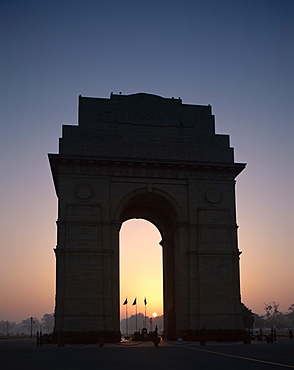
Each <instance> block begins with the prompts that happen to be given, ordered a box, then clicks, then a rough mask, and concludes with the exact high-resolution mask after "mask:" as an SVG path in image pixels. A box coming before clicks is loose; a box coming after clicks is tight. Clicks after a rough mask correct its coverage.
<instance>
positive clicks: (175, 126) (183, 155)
mask: <svg viewBox="0 0 294 370" xmlns="http://www.w3.org/2000/svg"><path fill="white" fill-rule="evenodd" d="M211 110H212V109H211V106H210V105H192V104H183V103H182V100H181V99H180V98H163V97H161V96H158V95H154V94H147V93H137V94H130V95H123V94H121V93H119V94H113V93H111V94H110V98H95V97H82V96H79V116H78V125H77V126H70V125H64V126H63V133H62V138H61V139H60V143H59V155H54V156H55V157H57V156H58V157H59V158H61V157H62V158H66V157H68V158H93V159H97V160H99V159H102V160H104V159H109V160H111V159H113V160H124V159H125V160H127V161H130V160H132V161H134V160H135V161H136V160H139V161H142V160H143V161H147V162H148V161H151V162H154V161H156V162H158V163H171V162H174V163H176V162H177V163H180V162H183V163H184V162H185V163H188V162H189V163H194V164H197V163H199V164H201V163H211V164H213V163H215V164H220V165H222V164H223V165H226V164H227V165H232V164H234V150H233V148H231V147H230V143H229V136H228V135H219V134H216V133H215V123H214V116H213V115H212V112H211Z"/></svg>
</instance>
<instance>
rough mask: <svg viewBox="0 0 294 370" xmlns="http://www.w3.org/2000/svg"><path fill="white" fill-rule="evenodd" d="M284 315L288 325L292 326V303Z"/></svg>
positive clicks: (293, 318)
mask: <svg viewBox="0 0 294 370" xmlns="http://www.w3.org/2000/svg"><path fill="white" fill-rule="evenodd" d="M286 316H287V318H288V320H289V321H290V326H294V303H293V304H291V305H290V306H289V308H288V311H287V312H286Z"/></svg>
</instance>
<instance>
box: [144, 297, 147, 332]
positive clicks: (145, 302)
mask: <svg viewBox="0 0 294 370" xmlns="http://www.w3.org/2000/svg"><path fill="white" fill-rule="evenodd" d="M144 304H145V328H147V322H146V305H147V301H146V297H145V299H144Z"/></svg>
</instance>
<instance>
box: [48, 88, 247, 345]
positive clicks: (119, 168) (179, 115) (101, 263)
mask: <svg viewBox="0 0 294 370" xmlns="http://www.w3.org/2000/svg"><path fill="white" fill-rule="evenodd" d="M49 160H50V166H51V171H52V176H53V180H54V185H55V189H56V194H57V197H58V220H57V246H56V249H55V254H56V307H55V328H54V334H55V335H56V336H57V335H63V336H64V337H70V336H74V337H75V338H77V340H79V341H83V338H85V337H86V336H87V335H88V334H89V333H92V335H94V334H93V333H99V335H100V336H101V335H102V334H103V338H105V340H109V341H116V340H120V337H121V333H120V319H119V318H120V302H119V297H120V294H119V231H120V228H121V225H122V223H123V222H124V221H126V220H128V219H131V218H143V219H146V220H148V221H150V222H152V223H153V224H154V225H155V226H156V227H157V228H158V230H159V231H160V234H161V236H162V240H161V243H160V244H161V246H162V251H163V286H164V287H163V288H164V289H163V290H164V297H163V302H164V337H165V338H168V339H175V338H179V337H185V335H186V336H189V335H188V334H187V333H190V336H191V335H192V334H191V333H197V332H199V331H201V330H202V329H203V328H205V329H206V330H211V331H213V330H214V331H215V330H225V331H226V332H232V333H233V332H236V331H238V330H239V331H240V330H242V329H243V325H242V309H241V303H240V281H239V255H240V252H239V250H238V243H237V224H236V206H235V179H236V177H237V176H238V174H239V173H240V172H241V171H242V170H243V169H244V168H245V164H243V163H235V162H234V151H233V148H231V147H230V144H229V136H228V135H219V134H216V133H215V122H214V116H213V115H212V109H211V106H210V105H208V106H203V105H189V104H183V103H182V100H181V99H180V98H179V99H175V98H163V97H160V96H156V95H152V94H145V93H138V94H131V95H122V94H118V95H116V94H113V93H111V96H110V98H109V99H108V98H107V99H105V98H90V97H82V96H80V97H79V114H78V125H77V126H70V125H64V126H63V130H62V138H61V139H60V142H59V154H49ZM146 273H148V269H147V267H146ZM101 333H102V334H101ZM97 335H98V334H97Z"/></svg>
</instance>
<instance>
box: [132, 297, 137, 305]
mask: <svg viewBox="0 0 294 370" xmlns="http://www.w3.org/2000/svg"><path fill="white" fill-rule="evenodd" d="M136 304H137V298H135V299H134V302H133V304H132V306H135V305H136Z"/></svg>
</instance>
